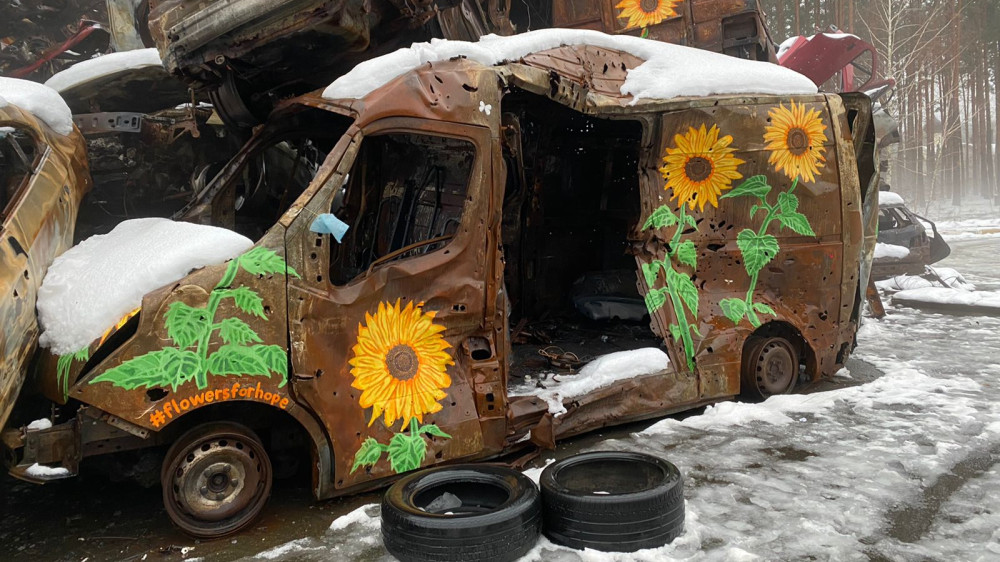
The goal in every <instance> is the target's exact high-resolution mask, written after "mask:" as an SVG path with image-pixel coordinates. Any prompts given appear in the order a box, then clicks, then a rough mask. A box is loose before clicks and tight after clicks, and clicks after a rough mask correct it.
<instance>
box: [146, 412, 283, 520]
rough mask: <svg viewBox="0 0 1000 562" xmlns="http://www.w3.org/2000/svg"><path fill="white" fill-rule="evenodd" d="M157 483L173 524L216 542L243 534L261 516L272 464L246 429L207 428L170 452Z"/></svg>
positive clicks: (202, 427) (230, 425)
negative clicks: (159, 483) (218, 539)
mask: <svg viewBox="0 0 1000 562" xmlns="http://www.w3.org/2000/svg"><path fill="white" fill-rule="evenodd" d="M160 482H161V483H162V484H163V505H164V507H166V509H167V515H169V516H170V519H171V521H173V522H174V524H175V525H177V526H178V527H179V528H180V529H181V530H182V531H184V532H185V533H187V534H189V535H191V536H194V537H198V538H218V537H223V536H226V535H230V534H232V533H236V532H238V531H241V530H243V529H244V528H246V527H247V526H249V525H250V524H251V523H253V521H254V519H256V518H257V516H258V515H259V514H260V511H261V509H263V508H264V504H265V503H267V498H268V496H269V495H270V493H271V461H270V460H269V459H268V456H267V452H266V451H265V450H264V446H263V444H261V442H260V439H259V438H258V437H257V435H256V434H255V433H254V432H253V431H252V430H251V429H250V428H248V427H245V426H242V425H240V424H236V423H208V424H203V425H200V426H198V427H195V428H194V429H191V430H190V431H188V432H187V433H185V434H184V435H182V436H181V437H180V439H178V440H177V441H176V442H175V443H174V445H173V446H172V447H170V450H169V451H167V456H166V459H165V460H164V461H163V469H162V471H161V473H160Z"/></svg>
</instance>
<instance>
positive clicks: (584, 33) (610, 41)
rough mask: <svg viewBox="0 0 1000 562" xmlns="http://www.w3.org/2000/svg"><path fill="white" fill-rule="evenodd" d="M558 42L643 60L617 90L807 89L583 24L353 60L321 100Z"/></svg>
mask: <svg viewBox="0 0 1000 562" xmlns="http://www.w3.org/2000/svg"><path fill="white" fill-rule="evenodd" d="M564 45H593V46H596V47H603V48H606V49H615V50H619V51H625V52H628V53H631V54H633V55H635V56H636V57H639V58H641V59H644V60H645V61H646V62H645V63H644V64H642V65H640V66H638V67H636V68H634V69H632V70H630V71H629V73H628V76H627V77H626V80H625V83H624V84H623V85H622V89H621V91H622V94H624V95H628V94H631V95H632V96H633V97H634V98H635V99H636V100H638V99H641V98H654V99H670V98H675V97H680V96H707V95H713V94H779V95H787V94H812V93H816V91H817V90H816V85H815V84H813V83H812V81H811V80H809V79H808V78H806V77H805V76H803V75H801V74H799V73H797V72H795V71H793V70H789V69H787V68H783V67H780V66H778V65H775V64H771V63H767V62H758V61H748V60H742V59H737V58H735V57H730V56H727V55H722V54H718V53H712V52H709V51H702V50H699V49H693V48H691V47H683V46H680V45H673V44H670V43H663V42H661V41H654V40H650V39H641V38H638V37H631V36H627V35H607V34H605V33H601V32H599V31H591V30H583V29H540V30H537V31H530V32H528V33H521V34H518V35H512V36H510V37H500V36H498V35H485V36H483V37H481V38H480V39H479V41H477V42H475V43H470V42H466V41H448V40H445V39H433V40H431V42H430V43H414V44H413V45H411V46H410V47H409V48H404V49H399V50H398V51H395V52H392V53H389V54H387V55H383V56H381V57H378V58H374V59H371V60H368V61H365V62H362V63H361V64H359V65H357V66H355V67H354V68H353V69H352V70H351V71H350V72H348V73H347V74H345V75H344V76H341V77H340V78H338V79H337V80H336V81H334V82H333V84H331V85H330V86H328V87H327V88H326V90H324V91H323V97H324V98H327V99H341V98H363V97H364V96H366V95H368V94H369V93H371V92H372V91H374V90H376V89H377V88H379V87H381V86H383V85H385V84H387V83H388V82H390V81H391V80H393V79H394V78H396V77H398V76H401V75H403V74H405V73H406V72H409V71H411V70H413V69H415V68H419V67H420V66H421V65H423V64H426V63H428V62H436V61H443V60H449V59H452V58H454V57H458V56H465V57H467V58H469V59H470V60H473V61H476V62H478V63H480V64H484V65H487V66H490V65H494V64H498V63H501V62H503V61H509V60H517V59H520V58H522V57H524V56H526V55H528V54H530V53H537V52H541V51H545V50H549V49H555V48H558V47H560V46H564Z"/></svg>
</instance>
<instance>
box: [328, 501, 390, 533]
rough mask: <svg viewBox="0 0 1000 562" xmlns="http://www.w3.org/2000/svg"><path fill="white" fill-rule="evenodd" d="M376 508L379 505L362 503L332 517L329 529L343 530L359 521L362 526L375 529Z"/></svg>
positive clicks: (376, 525)
mask: <svg viewBox="0 0 1000 562" xmlns="http://www.w3.org/2000/svg"><path fill="white" fill-rule="evenodd" d="M378 508H379V505H378V504H374V503H371V504H367V505H363V506H361V507H359V508H357V509H355V510H354V511H352V512H350V513H348V514H347V515H343V516H341V517H338V518H336V519H334V520H333V523H331V524H330V530H331V531H343V530H344V529H346V528H347V527H348V526H350V525H354V524H355V523H360V524H361V525H362V526H364V527H373V528H376V529H377V528H378V526H379V515H378Z"/></svg>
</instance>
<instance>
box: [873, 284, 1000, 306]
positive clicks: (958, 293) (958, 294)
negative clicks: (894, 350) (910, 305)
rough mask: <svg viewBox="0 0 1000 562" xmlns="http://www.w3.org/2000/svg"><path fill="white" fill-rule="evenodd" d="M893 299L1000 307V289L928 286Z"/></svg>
mask: <svg viewBox="0 0 1000 562" xmlns="http://www.w3.org/2000/svg"><path fill="white" fill-rule="evenodd" d="M892 299H893V301H896V300H899V301H907V302H923V303H931V304H956V305H962V306H979V307H989V308H996V309H1000V291H966V290H964V289H950V288H948V289H946V288H944V287H926V288H923V289H909V290H906V291H900V292H898V293H896V294H894V295H893V296H892Z"/></svg>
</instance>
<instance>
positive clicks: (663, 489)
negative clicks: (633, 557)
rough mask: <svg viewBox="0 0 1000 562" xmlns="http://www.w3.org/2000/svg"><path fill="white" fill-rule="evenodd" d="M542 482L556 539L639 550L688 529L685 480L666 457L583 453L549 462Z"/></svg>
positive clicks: (549, 531)
mask: <svg viewBox="0 0 1000 562" xmlns="http://www.w3.org/2000/svg"><path fill="white" fill-rule="evenodd" d="M539 482H540V484H541V488H542V513H543V518H544V527H545V531H544V533H545V536H547V537H548V538H549V539H550V540H551V541H552V542H554V543H556V544H561V545H564V546H568V547H571V548H576V549H583V548H593V549H596V550H603V551H608V552H635V551H636V550H640V549H643V548H655V547H658V546H663V545H665V544H667V543H669V542H670V541H672V540H674V539H675V538H677V536H679V535H680V534H681V533H682V532H684V481H683V478H682V477H681V473H680V471H678V470H677V467H676V466H674V465H673V464H671V463H669V462H667V461H665V460H663V459H660V458H657V457H654V456H650V455H644V454H641V453H631V452H624V451H597V452H592V453H582V454H579V455H574V456H572V457H568V458H565V459H563V460H561V461H559V462H557V463H554V464H551V465H549V466H548V467H547V468H546V469H545V470H544V471H543V472H542V476H541V480H540V481H539Z"/></svg>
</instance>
